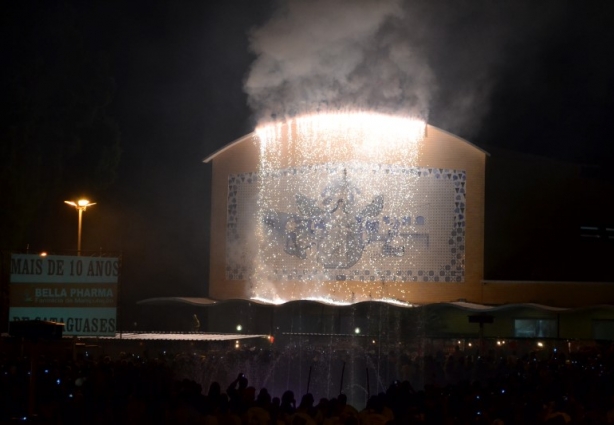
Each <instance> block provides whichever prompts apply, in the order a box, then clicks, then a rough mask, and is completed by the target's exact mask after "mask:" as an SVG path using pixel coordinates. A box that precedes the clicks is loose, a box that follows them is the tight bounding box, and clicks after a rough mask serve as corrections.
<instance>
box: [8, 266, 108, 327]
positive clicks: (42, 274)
mask: <svg viewBox="0 0 614 425" xmlns="http://www.w3.org/2000/svg"><path fill="white" fill-rule="evenodd" d="M119 267H120V266H119V259H118V258H116V257H77V256H63V255H62V256H61V255H49V256H46V257H42V256H40V255H33V254H13V255H12V256H11V268H10V271H11V294H10V309H9V320H12V321H13V320H50V321H54V322H61V323H64V334H65V335H80V336H110V335H115V331H116V327H117V318H116V315H117V284H118V278H119Z"/></svg>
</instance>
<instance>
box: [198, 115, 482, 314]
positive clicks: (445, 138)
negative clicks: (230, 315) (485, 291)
mask: <svg viewBox="0 0 614 425" xmlns="http://www.w3.org/2000/svg"><path fill="white" fill-rule="evenodd" d="M255 141H256V138H255V136H253V137H249V138H247V139H246V140H245V141H244V142H242V143H238V144H235V145H234V146H232V147H231V148H229V149H227V150H225V151H224V152H221V153H220V154H219V155H217V156H216V157H215V158H214V159H213V175H212V200H211V269H210V283H209V295H210V296H211V297H212V298H215V299H233V298H250V296H251V295H252V294H251V289H250V287H249V286H250V285H249V283H248V282H246V281H245V280H227V279H226V273H225V249H226V224H227V223H226V220H227V200H228V176H229V175H231V174H240V173H247V172H256V171H258V161H259V148H258V147H257V145H256V143H255ZM283 149H284V155H283V156H284V158H285V159H284V161H283V163H282V164H281V165H282V166H283V167H286V166H293V165H295V164H296V161H295V160H293V159H292V156H293V155H288V153H290V152H289V151H288V148H287V147H285V148H283ZM312 160H313V161H314V162H315V163H318V162H319V163H323V162H327V161H330V160H331V159H329V158H312ZM335 160H337V161H347V160H348V158H335ZM386 161H387V163H391V164H394V163H395V161H396V162H397V163H400V161H402V160H399V159H398V158H394V157H391V158H389V159H387V160H386ZM485 161H486V154H485V153H484V152H482V151H480V150H479V149H477V148H476V147H474V146H472V145H470V144H469V143H467V142H465V141H463V140H462V139H459V138H457V137H455V136H453V135H451V134H449V133H446V132H444V131H441V130H439V129H437V128H435V127H431V126H427V131H426V137H425V138H424V139H423V141H422V142H420V145H419V154H418V157H417V163H415V164H413V165H415V166H417V167H427V168H431V167H432V168H441V169H453V170H464V171H465V173H466V176H467V186H466V211H465V217H466V225H465V242H466V247H465V258H464V260H465V274H464V282H453V283H452V282H386V283H382V282H378V281H376V282H360V281H351V280H345V281H331V282H325V283H324V284H323V285H322V288H323V292H324V293H327V292H328V293H331V294H333V293H334V294H335V297H336V298H340V299H349V296H350V295H349V294H352V293H371V294H373V297H374V298H392V299H398V300H403V301H407V302H410V303H416V304H426V303H434V302H441V301H454V300H457V299H466V300H467V301H470V302H478V303H479V302H482V283H481V282H482V280H483V269H484V229H483V223H484V187H485V182H484V178H485V177H484V174H485ZM305 284H306V283H305V282H284V291H285V293H284V294H283V296H284V298H285V299H297V298H298V297H299V295H298V294H299V289H300V288H301V286H302V285H305ZM357 301H358V300H357Z"/></svg>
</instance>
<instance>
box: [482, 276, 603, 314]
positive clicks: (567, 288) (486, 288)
mask: <svg viewBox="0 0 614 425" xmlns="http://www.w3.org/2000/svg"><path fill="white" fill-rule="evenodd" d="M482 291H483V303H484V304H492V305H499V304H517V303H536V304H544V305H549V306H553V307H566V308H575V307H583V306H588V305H599V304H613V303H614V283H594V282H505V281H500V282H489V281H486V282H485V283H484V285H483V286H482Z"/></svg>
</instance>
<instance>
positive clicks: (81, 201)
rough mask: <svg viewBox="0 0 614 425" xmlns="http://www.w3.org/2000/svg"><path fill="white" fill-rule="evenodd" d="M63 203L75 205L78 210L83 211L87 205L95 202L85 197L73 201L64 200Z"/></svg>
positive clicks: (89, 205)
mask: <svg viewBox="0 0 614 425" xmlns="http://www.w3.org/2000/svg"><path fill="white" fill-rule="evenodd" d="M64 203H65V204H68V205H70V206H72V207H75V208H76V209H78V210H80V211H85V210H86V209H87V207H91V206H92V205H96V202H90V201H89V200H87V199H79V200H78V201H77V202H74V201H64Z"/></svg>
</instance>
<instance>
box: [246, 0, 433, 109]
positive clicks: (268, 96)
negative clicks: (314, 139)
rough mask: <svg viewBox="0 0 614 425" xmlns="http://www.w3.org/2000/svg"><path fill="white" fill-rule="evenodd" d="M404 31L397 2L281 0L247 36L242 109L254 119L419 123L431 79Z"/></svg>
mask: <svg viewBox="0 0 614 425" xmlns="http://www.w3.org/2000/svg"><path fill="white" fill-rule="evenodd" d="M411 29H412V27H411V25H410V23H409V21H408V14H407V11H406V10H405V7H404V5H403V4H402V3H401V2H399V1H394V0H392V1H390V0H284V1H282V2H281V3H280V6H279V8H278V9H277V10H276V12H275V13H274V15H273V16H272V17H271V19H270V20H269V21H268V22H267V23H266V24H265V25H263V26H262V27H260V28H257V29H255V30H253V31H252V32H251V34H250V46H251V49H252V50H253V52H254V53H255V54H256V55H257V58H256V60H255V62H254V63H253V65H252V67H251V70H250V72H249V75H248V77H247V79H246V81H245V91H246V92H247V94H248V96H249V98H248V102H249V105H250V107H251V108H252V109H253V110H254V112H255V113H256V114H257V115H258V118H259V119H261V120H262V119H264V120H266V119H268V118H270V117H271V116H272V115H276V116H278V117H279V118H285V117H287V116H294V115H297V114H302V113H309V112H315V111H322V110H328V111H331V110H340V109H341V110H347V109H353V110H356V109H368V110H377V111H379V112H396V113H402V114H404V115H413V116H418V117H420V118H423V119H426V118H427V115H428V106H429V101H430V98H431V92H432V91H431V90H432V88H433V77H432V72H431V70H430V68H429V67H428V65H427V64H426V62H425V61H424V60H423V59H422V58H421V57H420V54H419V52H418V51H417V50H416V49H413V48H412V44H411V40H412V37H411V36H410V33H411Z"/></svg>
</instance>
